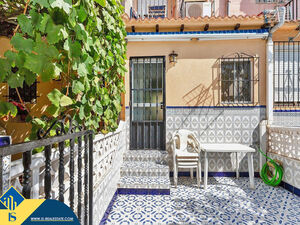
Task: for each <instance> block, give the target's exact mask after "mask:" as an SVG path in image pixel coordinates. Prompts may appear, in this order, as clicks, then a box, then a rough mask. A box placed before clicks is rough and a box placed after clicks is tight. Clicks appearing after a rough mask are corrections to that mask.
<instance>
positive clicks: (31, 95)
mask: <svg viewBox="0 0 300 225" xmlns="http://www.w3.org/2000/svg"><path fill="white" fill-rule="evenodd" d="M18 91H19V94H20V97H21V98H22V100H23V101H24V102H28V103H32V102H35V101H36V98H37V82H34V83H33V84H32V85H30V86H29V85H28V84H26V82H24V84H23V87H22V88H18ZM8 93H9V94H8V97H9V101H16V102H19V101H20V100H19V96H18V94H17V91H16V89H15V88H11V87H9V91H8Z"/></svg>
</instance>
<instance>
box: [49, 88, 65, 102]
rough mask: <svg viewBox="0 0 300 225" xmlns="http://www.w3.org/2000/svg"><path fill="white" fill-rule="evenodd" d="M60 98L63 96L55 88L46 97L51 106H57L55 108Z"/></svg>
mask: <svg viewBox="0 0 300 225" xmlns="http://www.w3.org/2000/svg"><path fill="white" fill-rule="evenodd" d="M62 96H63V94H62V93H61V92H60V91H59V90H57V89H56V88H55V89H53V91H51V92H50V93H49V94H48V95H47V97H48V99H49V100H50V102H51V103H52V104H53V105H55V106H57V107H58V106H59V102H60V99H61V97H62Z"/></svg>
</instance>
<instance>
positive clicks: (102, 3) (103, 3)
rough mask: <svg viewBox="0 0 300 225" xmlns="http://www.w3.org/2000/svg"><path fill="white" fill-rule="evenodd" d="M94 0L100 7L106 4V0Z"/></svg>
mask: <svg viewBox="0 0 300 225" xmlns="http://www.w3.org/2000/svg"><path fill="white" fill-rule="evenodd" d="M94 1H95V2H97V3H98V4H99V5H101V6H102V7H105V6H106V0H94Z"/></svg>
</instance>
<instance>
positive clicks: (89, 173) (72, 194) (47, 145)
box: [0, 115, 94, 225]
mask: <svg viewBox="0 0 300 225" xmlns="http://www.w3.org/2000/svg"><path fill="white" fill-rule="evenodd" d="M53 130H56V135H55V136H51V137H49V136H50V132H51V131H53ZM93 134H94V133H93V131H92V130H83V129H82V127H81V126H80V125H79V124H78V123H77V122H76V121H73V120H72V118H71V116H69V115H66V116H64V117H63V118H62V119H60V120H57V121H55V122H54V123H53V124H52V125H51V126H50V128H49V129H48V130H46V131H45V130H43V129H40V130H39V131H38V133H37V136H38V140H35V141H30V142H25V143H20V144H14V145H9V146H5V147H0V184H1V185H0V195H2V193H3V191H4V190H2V182H3V177H4V175H3V170H2V167H3V158H4V157H5V156H9V155H15V154H20V153H22V154H23V168H24V170H23V182H22V184H23V189H22V195H23V196H24V197H25V198H27V199H29V198H31V193H32V191H31V189H32V188H33V187H32V151H33V150H34V149H36V148H41V147H43V148H44V152H43V153H44V155H45V172H44V178H45V179H44V192H45V196H44V197H45V199H52V198H53V192H52V191H53V189H52V184H53V177H52V172H53V168H52V166H51V165H52V164H51V163H52V162H51V161H52V156H51V155H52V154H54V153H53V152H54V149H55V148H57V147H58V149H59V165H58V200H59V201H61V202H66V203H67V204H68V205H69V206H70V208H71V209H72V210H73V211H74V212H75V213H76V215H77V217H78V219H79V221H80V222H81V224H84V225H92V224H93V203H94V202H93V169H94V165H93V149H94V147H93ZM75 142H77V145H75ZM66 144H69V146H70V163H69V168H68V169H69V175H70V183H69V196H68V198H67V199H65V197H66V196H65V192H66V188H65V171H66V170H67V166H66V165H65V147H66ZM75 154H77V161H76V162H75ZM75 164H76V166H77V184H75ZM75 198H76V199H75ZM75 203H76V204H75Z"/></svg>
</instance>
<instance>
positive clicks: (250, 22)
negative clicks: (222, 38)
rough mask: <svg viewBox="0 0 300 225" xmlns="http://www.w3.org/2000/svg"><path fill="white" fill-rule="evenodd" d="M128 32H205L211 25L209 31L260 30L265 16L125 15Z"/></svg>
mask: <svg viewBox="0 0 300 225" xmlns="http://www.w3.org/2000/svg"><path fill="white" fill-rule="evenodd" d="M123 20H124V22H125V25H126V30H127V31H128V32H131V30H132V27H134V28H135V31H136V32H152V31H155V27H156V25H159V30H160V31H165V32H169V31H180V30H181V27H184V31H198V30H204V28H205V27H206V26H207V25H209V30H233V29H234V28H235V27H236V25H237V24H239V29H260V28H261V27H262V26H264V25H265V19H264V16H231V17H227V16H226V17H199V18H187V17H185V18H144V19H141V18H138V19H134V18H132V19H130V18H129V17H128V16H127V15H123Z"/></svg>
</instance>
